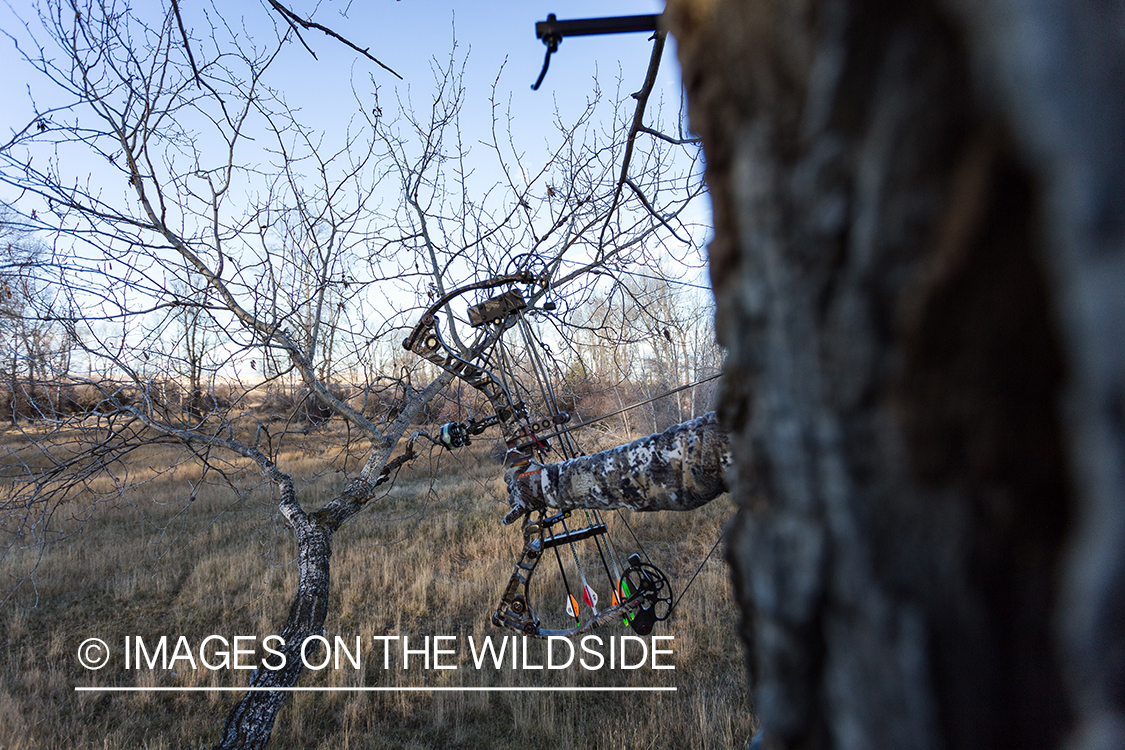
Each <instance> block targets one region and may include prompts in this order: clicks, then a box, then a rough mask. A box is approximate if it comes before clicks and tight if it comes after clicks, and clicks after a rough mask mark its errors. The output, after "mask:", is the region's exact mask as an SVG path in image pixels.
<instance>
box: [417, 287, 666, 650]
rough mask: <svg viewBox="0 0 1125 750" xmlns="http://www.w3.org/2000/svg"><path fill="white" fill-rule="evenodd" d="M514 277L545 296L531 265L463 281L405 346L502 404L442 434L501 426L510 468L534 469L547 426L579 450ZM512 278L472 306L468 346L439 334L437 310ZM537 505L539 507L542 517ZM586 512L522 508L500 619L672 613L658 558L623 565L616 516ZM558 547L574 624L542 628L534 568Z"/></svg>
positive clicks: (533, 621)
mask: <svg viewBox="0 0 1125 750" xmlns="http://www.w3.org/2000/svg"><path fill="white" fill-rule="evenodd" d="M515 284H526V285H528V288H529V289H530V290H531V291H530V292H529V297H530V299H532V300H535V299H536V298H537V296H542V293H543V292H544V291H545V290H546V288H547V281H546V279H545V278H543V277H537V276H535V275H533V274H531V273H529V272H527V271H520V272H519V273H515V274H508V275H505V276H498V277H496V278H494V279H489V280H487V281H480V282H476V283H473V284H468V285H466V286H463V287H459V288H458V289H455V290H453V291H451V292H448V293H446V294H444V295H442V296H441V298H440V299H438V300H437V301H435V302H434V303H433V304H432V305H431V306H430V307H429V308H428V309H427V310H426V311H425V312H424V313H423V314H422V317H421V318H420V319H419V321H418V323H417V324H416V325H415V326H414V329H413V330H412V331H411V332H410V335H409V336H407V338H406V340H405V341H404V342H403V346H404V347H405V348H406V349H409V350H410V351H412V352H414V353H415V354H417V355H418V356H420V357H422V358H424V359H426V360H427V361H429V362H431V363H433V364H435V365H437V366H438V367H440V368H441V369H443V370H445V371H447V372H449V373H451V374H453V375H454V376H456V377H459V378H461V379H462V380H464V381H465V382H466V383H468V384H469V385H471V386H473V387H474V388H476V389H477V390H479V391H480V392H481V393H483V394H484V395H485V397H486V398H487V399H488V401H489V403H490V404H491V405H492V407H493V409H494V412H495V413H494V414H492V415H491V416H488V417H485V418H484V419H480V420H476V419H469V420H467V421H466V422H447V423H446V424H443V425H442V426H441V428H440V431H439V438H438V439H437V440H436V441H435V442H437V443H440V444H441V445H442V446H444V447H445V448H446V449H447V450H454V449H456V448H460V447H463V446H466V445H469V444H470V442H471V440H470V439H471V437H472V436H474V435H479V434H480V433H482V432H484V431H485V430H486V429H488V428H489V427H492V426H498V427H500V429H501V431H502V432H503V434H504V440H505V443H506V447H507V453H506V461H507V462H508V466H507V467H506V468H507V470H508V471H509V472H517V473H518V472H520V471H526V469H527V467H528V466H529V465H530V464H531V462H532V461H533V460H534V461H536V462H538V463H544V462H546V461H548V460H549V459H548V453H549V452H550V451H551V450H552V446H551V444H550V443H549V442H548V441H547V440H546V439H545V438H544V437H542V435H543V433H544V432H548V431H551V430H555V432H556V435H557V436H558V437H559V450H560V454H561V457H562V458H563V459H566V458H573V457H575V456H577V455H579V451H578V449H577V447H576V446H575V445H574V444H573V439H572V438H571V436H570V435H569V433H567V432H565V431H558V430H557V429H556V428H557V427H559V426H561V425H565V424H566V423H567V422H569V421H570V414H569V413H568V412H566V411H563V410H562V409H559V408H558V404H557V400H556V399H555V395H554V390H553V388H552V386H551V380H550V377H549V373H548V370H547V367H546V365H545V363H544V362H543V360H542V358H541V356H540V353H539V352H540V350H542V351H544V352H549V350H548V348H547V347H546V345H545V344H543V343H542V342H539V341H537V340H536V339H535V337H534V335H533V333H532V328H531V325H530V324H529V322H528V320H527V314H526V311H528V310H529V303H528V298H527V297H525V296H524V295H523V294H522V293H521V292H520V290H519V289H517V288H516V287H515V286H514V285H515ZM505 285H510V286H511V288H509V289H508V290H506V291H504V292H502V293H500V294H496V295H493V296H490V297H488V298H487V299H485V300H484V301H482V302H480V303H478V304H476V305H472V306H471V307H469V308H468V318H469V324H470V326H472V328H474V329H476V330H477V335H476V337H475V339H474V340H473V341H472V343H471V344H469V345H468V346H466V347H465V348H464V349H463V350H462V351H460V352H458V351H456V350H454V349H453V348H452V347H450V346H449V345H448V344H447V343H446V342H445V340H444V338H443V337H442V335H441V328H440V326H439V324H438V318H437V314H438V311H439V310H441V308H443V307H445V306H446V305H448V304H449V302H450V301H452V300H453V299H454V298H455V297H457V296H459V295H462V294H465V293H468V292H470V291H476V290H485V289H494V288H496V287H500V286H505ZM536 287H538V290H537V289H536ZM543 309H545V310H549V309H553V305H544V307H543ZM513 328H517V329H519V331H520V332H521V333H522V334H523V337H524V340H525V344H526V345H527V347H526V358H527V361H528V363H529V364H530V366H531V369H532V371H533V372H534V374H535V379H536V380H537V381H538V382H539V386H540V390H541V394H540V395H541V396H542V401H543V403H544V404H545V405H546V407H547V412H548V414H547V416H545V417H541V418H535V419H533V418H532V417H531V416H530V414H529V413H528V407H527V403H526V401H525V399H524V398H523V397H522V396H521V394H524V390H523V389H522V385H521V383H520V381H519V378H517V377H516V373H515V372H514V371H513V370H512V363H513V362H514V361H516V357H515V356H514V354H513V353H510V352H508V351H507V349H506V347H505V343H504V341H503V334H504V333H505V332H506V331H508V330H510V329H513ZM536 344H537V345H536ZM494 371H495V372H494ZM556 460H557V459H556ZM532 513H534V514H535V516H536V517H535V518H534V520H533V519H532ZM582 513H584V515H585V517H586V521H587V523H586V525H585V526H583V527H579V528H573V529H572V528H570V527H569V526H568V524H567V519H569V518H571V515H572V514H571V511H563V512H557V513H553V514H548V512H547V511H546V510H538V511H528V512H527V513H525V514H524V520H523V537H524V544H523V551H522V553H521V555H520V558H519V560H518V561H517V562H516V565H515V570H514V571H513V573H512V576H511V578H510V579H509V581H508V586H507V588H506V589H505V590H504V594H503V596H502V597H501V600H500V605H499V606H498V607H497V609H496V611H495V613H494V614H493V615H492V622H493V623H494V624H495V625H498V626H501V627H507V628H512V629H515V630H518V631H519V632H521V633H525V634H527V635H532V636H539V637H548V636H568V635H577V634H579V633H582V632H585V631H586V630H589V629H591V628H593V627H595V626H597V625H598V624H600V623H603V622H606V621H609V620H611V619H613V618H617V617H620V618H621V619H622V620H623V621H624V622H625V623H627V624H628V625H630V626H631V627H632V628H633V629H634V630H635V631H636V632H637V633H639V634H641V635H647V634H648V633H649V632H650V631H651V630H652V627H653V625H654V624H655V623H656V622H658V621H660V620H664V619H666V618H667V617H668V616H669V614H670V613H671V609H672V588H671V585H670V584H669V583H668V579H667V577H666V576H665V575H664V574H663V573H662V572H661V571H660V570H659V569H658V568H656V567H655V566H654V565H652V564H650V563H647V562H641V559H640V557H638V556H637V555H632V556H630V557H629V560H628V566H627V567H625V568H624V572H622V566H621V565H619V564H618V562H617V555H616V553H615V551H614V547H613V544H612V543H611V541H610V538H609V535H608V533H607V532H608V526H607V525H606V524H605V523H604V522H603V521H602V520H601V518H600V516H599V514H598V512H597V511H596V510H587V511H582ZM517 517H518V516H517ZM586 540H592V541H593V542H594V546H595V547H596V548H597V559H598V560H600V563H601V568H602V569H603V570H604V571H605V574H606V577H607V578H608V581H609V586H610V591H611V594H610V606H609V607H607V608H604V609H601V610H599V609H598V607H597V603H598V596H597V593H596V592H595V591H594V589H593V587H592V586H590V584H589V582H588V580H587V577H586V572H585V570H584V569H583V566H582V562H581V560H580V559H579V556H578V553H577V551H576V550H575V547H574V545H575V544H576V543H578V542H582V541H586ZM560 547H566V548H569V549H570V552H571V554H570V555H568V557H569V558H571V559H572V561H573V566H574V569H575V571H576V572H577V574H578V582H579V583H580V584H581V589H580V591H581V594H582V601H583V602H584V603H585V607H586V608H585V610H583V609H582V605H581V604H579V601H578V599H577V598H576V597H575V596H574V595H573V594H572V593H571V585H570V582H569V581H568V579H567V574H566V570H565V569H564V565H563V560H562V556H561V554H560V553H559V549H560ZM550 550H554V553H555V554H554V557H555V559H556V561H557V562H558V564H559V571H560V573H561V576H562V581H563V584H564V586H565V587H566V592H567V603H566V611H567V613H568V614H569V615H570V616H571V617H573V618H574V626H573V627H570V628H564V629H545V628H543V627H542V626H541V622H540V619H539V617H538V615H536V613H535V611H534V609H533V608H532V606H531V596H530V590H529V587H530V584H531V579H532V574H533V573H534V571H535V568H536V566H537V565H538V564H539V561H540V559H542V557H543V555H544V554H545V553H547V552H548V551H550Z"/></svg>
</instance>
